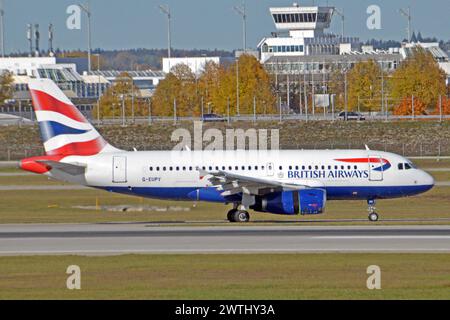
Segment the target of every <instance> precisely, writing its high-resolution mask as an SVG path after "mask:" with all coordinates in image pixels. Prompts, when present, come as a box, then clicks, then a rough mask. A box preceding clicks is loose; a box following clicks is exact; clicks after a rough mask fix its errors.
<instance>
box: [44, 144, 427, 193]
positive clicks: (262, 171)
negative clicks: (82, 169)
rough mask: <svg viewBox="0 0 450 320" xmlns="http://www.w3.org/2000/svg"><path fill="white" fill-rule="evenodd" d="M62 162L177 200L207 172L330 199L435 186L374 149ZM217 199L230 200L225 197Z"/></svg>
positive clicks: (125, 187) (92, 180) (121, 187)
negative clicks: (317, 192)
mask: <svg viewBox="0 0 450 320" xmlns="http://www.w3.org/2000/svg"><path fill="white" fill-rule="evenodd" d="M367 159H371V160H370V161H367ZM377 159H379V162H378V160H377ZM61 162H66V163H78V164H80V163H81V164H85V165H86V167H87V169H86V174H85V184H86V185H88V186H91V187H97V188H102V189H105V190H109V191H112V192H119V193H126V194H134V195H139V196H145V197H151V198H162V199H174V200H187V199H190V198H192V196H191V195H190V194H191V193H192V192H193V191H195V190H198V189H203V188H212V187H214V186H211V184H210V183H209V181H208V179H205V178H204V177H203V176H202V174H201V172H202V171H206V172H210V173H214V172H219V171H222V172H229V173H233V174H239V175H241V176H247V177H253V178H261V179H267V180H272V181H277V182H282V183H289V184H298V185H307V186H309V187H314V188H323V189H325V190H326V191H327V198H328V199H377V198H396V197H402V196H409V195H415V194H419V193H422V192H425V191H427V190H429V189H431V188H432V187H433V185H434V180H433V178H432V177H431V176H430V175H429V174H427V173H426V172H424V171H422V170H419V169H416V168H414V167H413V166H412V165H411V163H410V161H409V160H407V159H405V158H404V157H401V156H399V155H396V154H393V153H387V152H381V151H368V150H301V151H294V150H283V151H149V152H117V153H102V154H98V155H95V156H90V157H79V156H70V157H67V158H65V159H63V160H62V161H61ZM50 175H51V173H50ZM211 201H224V202H227V201H225V200H224V199H222V198H221V197H219V196H218V197H217V198H212V199H211Z"/></svg>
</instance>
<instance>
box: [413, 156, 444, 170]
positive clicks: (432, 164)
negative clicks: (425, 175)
mask: <svg viewBox="0 0 450 320" xmlns="http://www.w3.org/2000/svg"><path fill="white" fill-rule="evenodd" d="M412 162H413V163H414V164H416V165H417V166H418V167H419V168H423V169H425V170H426V169H430V168H433V169H438V168H445V169H450V159H439V160H437V159H420V160H415V159H414V160H412Z"/></svg>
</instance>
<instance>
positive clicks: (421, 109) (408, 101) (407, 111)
mask: <svg viewBox="0 0 450 320" xmlns="http://www.w3.org/2000/svg"><path fill="white" fill-rule="evenodd" d="M426 114H427V107H426V105H425V104H424V103H423V102H422V101H421V100H420V99H414V115H416V116H417V115H426ZM394 115H396V116H411V115H413V99H412V97H411V98H407V97H406V98H403V100H402V102H401V103H400V104H399V105H398V106H397V107H396V108H395V109H394Z"/></svg>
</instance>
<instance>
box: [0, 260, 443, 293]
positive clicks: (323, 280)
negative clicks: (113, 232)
mask: <svg viewBox="0 0 450 320" xmlns="http://www.w3.org/2000/svg"><path fill="white" fill-rule="evenodd" d="M69 265H78V266H80V268H81V290H73V291H72V290H68V289H66V279H67V276H68V275H66V273H65V272H66V269H67V267H68V266H69ZM369 265H378V266H380V268H381V272H382V274H381V286H382V289H381V290H368V289H367V287H366V281H367V277H368V275H367V274H366V270H367V267H368V266H369ZM0 299H450V255H448V254H280V255H273V254H272V255H269V254H267V255H266V254H258V255H124V256H112V257H81V256H49V257H44V256H35V257H0Z"/></svg>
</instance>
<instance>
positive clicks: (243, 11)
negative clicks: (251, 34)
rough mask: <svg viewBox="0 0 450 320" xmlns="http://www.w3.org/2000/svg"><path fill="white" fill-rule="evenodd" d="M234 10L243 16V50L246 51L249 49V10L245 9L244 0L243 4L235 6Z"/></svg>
mask: <svg viewBox="0 0 450 320" xmlns="http://www.w3.org/2000/svg"><path fill="white" fill-rule="evenodd" d="M233 9H234V11H236V13H237V14H238V15H240V16H241V17H242V37H243V48H242V49H243V50H244V52H246V51H247V12H246V9H245V3H244V1H242V5H241V6H234V7H233Z"/></svg>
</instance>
